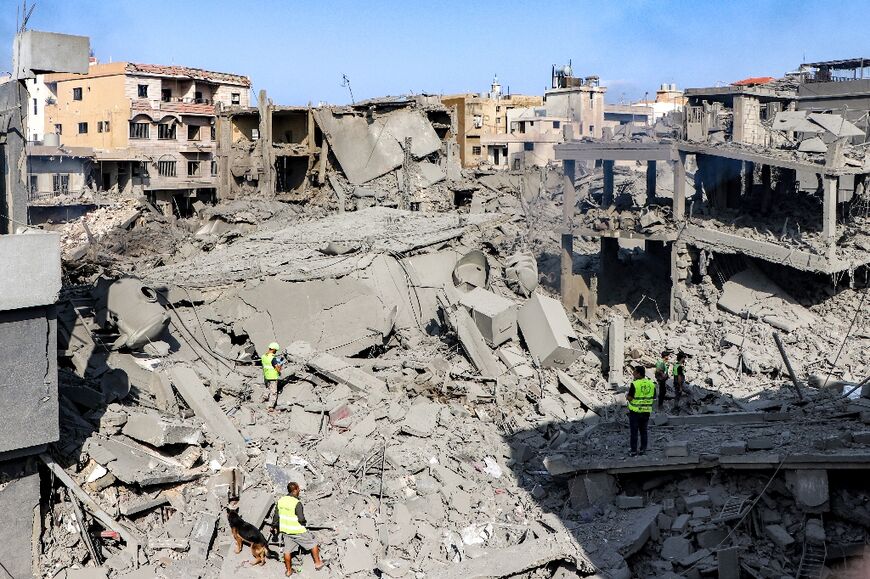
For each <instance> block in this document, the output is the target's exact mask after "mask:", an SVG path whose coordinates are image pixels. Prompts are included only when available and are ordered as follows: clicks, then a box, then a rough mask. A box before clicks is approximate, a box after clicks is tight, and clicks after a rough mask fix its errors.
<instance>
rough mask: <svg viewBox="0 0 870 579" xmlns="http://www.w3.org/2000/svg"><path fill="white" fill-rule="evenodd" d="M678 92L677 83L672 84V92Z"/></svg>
mask: <svg viewBox="0 0 870 579" xmlns="http://www.w3.org/2000/svg"><path fill="white" fill-rule="evenodd" d="M676 91H677V83H671V92H676Z"/></svg>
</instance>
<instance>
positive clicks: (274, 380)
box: [260, 342, 281, 412]
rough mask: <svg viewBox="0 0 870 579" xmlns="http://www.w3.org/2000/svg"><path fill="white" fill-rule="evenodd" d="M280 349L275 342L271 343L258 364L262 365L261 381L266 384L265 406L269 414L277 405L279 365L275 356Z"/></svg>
mask: <svg viewBox="0 0 870 579" xmlns="http://www.w3.org/2000/svg"><path fill="white" fill-rule="evenodd" d="M280 348H281V346H279V345H278V343H277V342H272V343H271V344H269V349H268V350H266V353H265V354H263V356H262V357H261V358H260V363H261V364H262V365H263V380H264V381H265V382H266V406H267V408H268V409H269V412H271V411H273V410H274V409H275V406H276V405H277V404H278V378H280V377H281V364H280V363H279V360H278V359H277V358H276V357H275V354H277V353H278V350H279V349H280Z"/></svg>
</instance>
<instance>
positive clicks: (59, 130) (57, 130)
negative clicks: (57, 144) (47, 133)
mask: <svg viewBox="0 0 870 579" xmlns="http://www.w3.org/2000/svg"><path fill="white" fill-rule="evenodd" d="M54 132H55V133H56V134H58V135H62V134H63V125H61V124H56V125H54Z"/></svg>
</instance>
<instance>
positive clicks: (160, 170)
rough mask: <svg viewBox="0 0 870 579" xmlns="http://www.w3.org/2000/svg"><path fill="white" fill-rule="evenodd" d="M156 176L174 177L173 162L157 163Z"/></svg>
mask: <svg viewBox="0 0 870 579" xmlns="http://www.w3.org/2000/svg"><path fill="white" fill-rule="evenodd" d="M157 174H158V175H160V176H161V177H175V161H157Z"/></svg>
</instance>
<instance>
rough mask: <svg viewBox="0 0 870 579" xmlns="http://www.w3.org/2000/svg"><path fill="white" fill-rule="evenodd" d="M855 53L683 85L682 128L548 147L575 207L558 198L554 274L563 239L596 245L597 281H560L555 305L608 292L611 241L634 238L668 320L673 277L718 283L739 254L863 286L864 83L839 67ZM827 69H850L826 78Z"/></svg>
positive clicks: (674, 314) (680, 309)
mask: <svg viewBox="0 0 870 579" xmlns="http://www.w3.org/2000/svg"><path fill="white" fill-rule="evenodd" d="M862 62H863V61H862V60H861V59H853V60H843V61H832V62H820V63H810V64H806V65H802V67H801V71H802V72H799V73H794V74H791V75H788V76H787V77H785V78H784V79H773V78H757V79H747V80H745V81H740V82H737V83H734V84H732V85H728V86H723V87H710V88H699V89H688V90H686V92H685V94H686V97H687V100H688V103H687V106H686V108H685V114H684V116H682V117H676V118H677V119H678V120H681V123H682V124H681V125H680V124H679V123H678V124H677V125H675V126H673V127H672V128H669V127H663V126H662V125H661V123H660V124H659V125H657V127H656V130H652V129H642V130H639V131H638V132H637V133H634V134H629V135H621V136H620V138H618V139H611V140H602V141H595V142H591V141H575V142H571V143H565V144H563V145H560V146H558V147H557V156H558V157H559V158H560V159H562V160H563V163H564V166H565V173H566V175H569V177H570V176H574V177H575V178H576V179H577V183H578V185H579V188H578V191H579V197H580V198H579V199H578V200H577V202H578V203H579V205H580V206H581V207H583V209H582V213H578V214H576V215H575V214H574V212H573V211H572V210H571V208H572V207H573V205H574V204H573V203H571V200H570V199H568V200H566V205H565V207H566V208H568V209H567V212H566V215H565V223H566V225H565V227H566V231H565V235H564V237H563V239H564V241H563V259H564V263H563V273H567V274H570V273H571V257H570V256H571V254H572V251H571V243H572V240H573V238H574V237H575V236H586V237H588V238H594V239H599V240H600V244H601V255H600V260H599V271H598V273H597V279H595V280H592V279H590V278H589V276H587V277H586V278H582V276H579V277H578V276H575V277H573V278H572V277H571V276H570V275H566V276H565V277H563V287H562V291H563V297H564V298H565V300H566V304H569V303H570V304H577V303H580V304H581V305H582V304H583V303H586V301H587V300H588V303H593V304H594V303H595V297H594V296H590V285H591V284H592V283H595V284H596V285H597V287H598V291H599V292H605V293H607V292H606V291H605V288H607V287H610V288H613V284H615V283H618V282H617V280H618V279H619V277H620V276H621V275H624V274H625V269H624V265H625V263H623V262H621V260H620V259H619V251H620V246H621V245H622V247H623V248H625V247H628V246H631V245H632V244H634V247H639V246H644V247H645V248H646V252H645V253H646V254H647V255H648V257H650V258H651V259H652V260H653V261H651V262H650V263H649V264H647V265H644V266H643V269H644V270H645V271H652V272H654V273H655V275H656V281H655V284H654V286H655V287H658V288H665V287H670V288H671V291H670V295H663V296H661V297H663V300H662V302H663V303H662V305H663V306H664V305H666V304H668V307H667V308H664V309H668V310H669V311H670V316H671V319H674V320H679V319H682V318H683V317H684V315H685V305H684V304H683V303H682V298H681V296H682V295H683V294H684V286H685V284H693V283H699V280H701V279H702V278H704V277H705V276H707V275H708V274H710V275H713V274H715V276H718V277H719V278H721V279H717V280H716V281H717V283H722V282H724V281H725V280H726V279H727V278H728V277H730V276H731V275H733V274H734V273H736V272H737V271H740V270H742V269H744V268H745V267H746V265H747V263H749V262H752V263H753V264H755V265H756V266H758V267H760V268H762V269H764V270H765V271H767V272H768V273H769V274H772V275H776V276H778V277H782V276H786V277H788V276H794V275H797V273H798V272H802V273H804V274H808V275H810V276H811V277H812V276H823V277H830V278H832V279H833V280H834V281H835V282H839V281H840V280H845V281H846V282H847V283H848V284H850V285H854V284H855V283H860V284H865V283H866V281H867V265H868V261H870V259H868V255H870V254H868V253H867V250H868V249H870V238H868V236H867V224H868V217H870V212H868V211H870V192H868V191H867V185H868V183H867V177H868V174H870V160H868V157H867V155H866V153H867V151H866V147H864V145H865V144H866V143H867V139H868V137H867V115H868V111H870V101H868V99H867V94H868V93H867V85H866V83H867V82H870V81H867V80H864V79H863V78H861V77H860V76H859V74H860V73H859V72H858V71H857V70H855V71H852V70H851V69H856V67H860V66H862V64H861V63H862ZM832 69H850V74H849V76H848V77H837V78H832V77H831V76H830V73H829V72H827V71H830V70H832ZM859 70H863V69H859ZM823 71H824V72H823ZM852 72H854V74H852ZM853 121H854V122H853ZM663 133H664V134H663ZM587 163H595V164H599V165H600V167H601V170H602V178H601V179H600V180H597V179H593V177H592V176H591V175H583V173H584V172H585V167H586V164H587ZM593 190H594V191H595V196H594V198H593V196H592V191H593ZM569 193H570V190H569ZM599 195H600V196H599ZM638 244H640V245H638ZM621 263H622V265H621ZM593 277H595V276H593ZM607 291H609V290H607ZM578 300H579V301H578Z"/></svg>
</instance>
